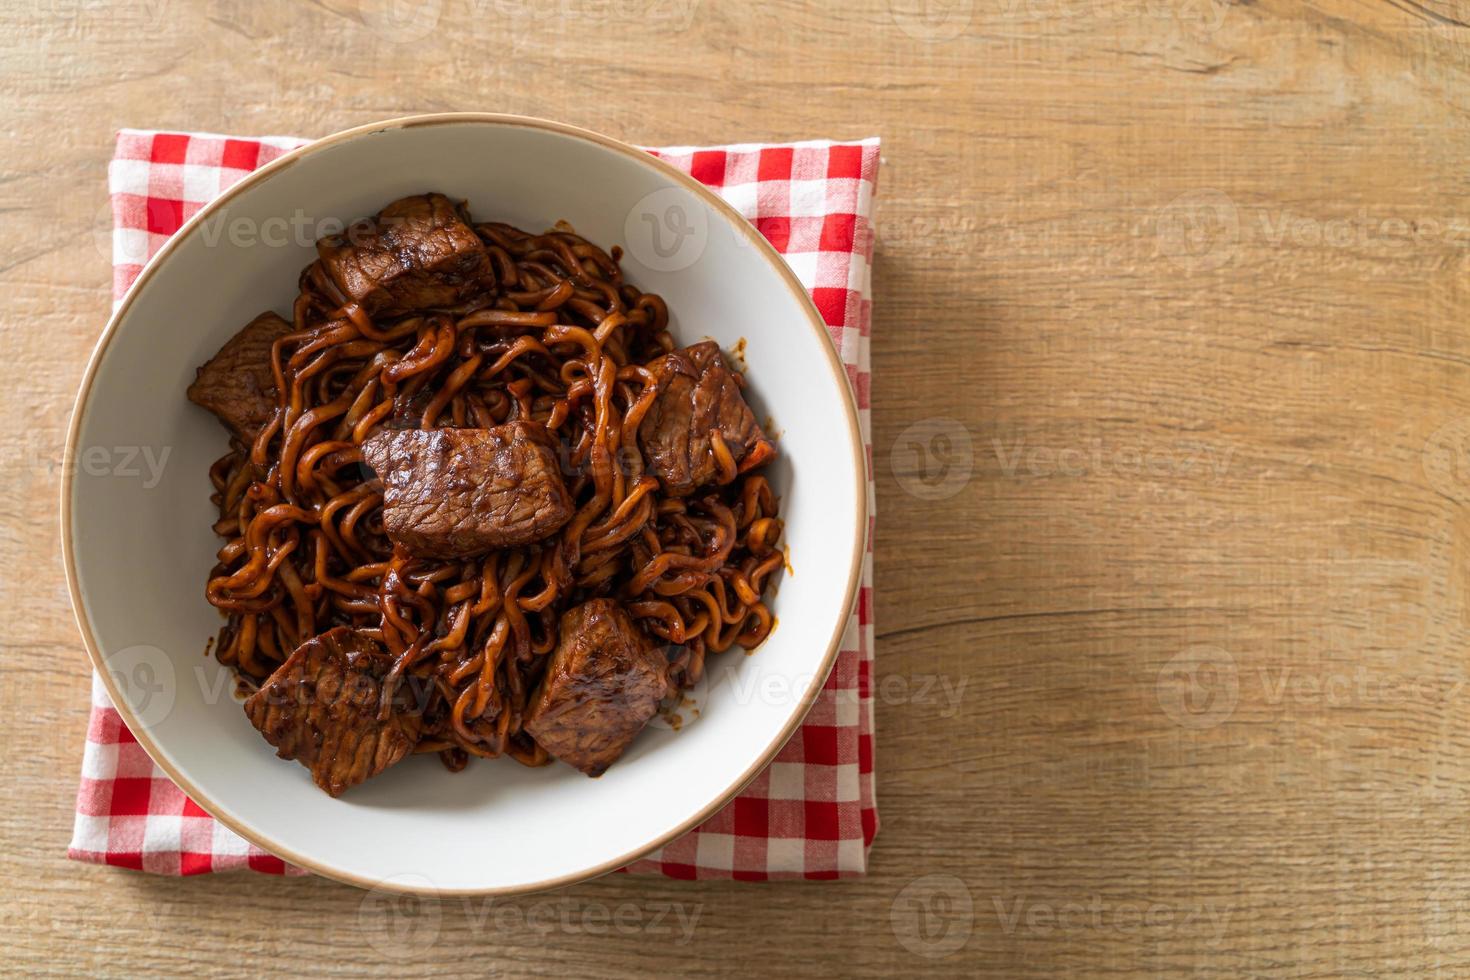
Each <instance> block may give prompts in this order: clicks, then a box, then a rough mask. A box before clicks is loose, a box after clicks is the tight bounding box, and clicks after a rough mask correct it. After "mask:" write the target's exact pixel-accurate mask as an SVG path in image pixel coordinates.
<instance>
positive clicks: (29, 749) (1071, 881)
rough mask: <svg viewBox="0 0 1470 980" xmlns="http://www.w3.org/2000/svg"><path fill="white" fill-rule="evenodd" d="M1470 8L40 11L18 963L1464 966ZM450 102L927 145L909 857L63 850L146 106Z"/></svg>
mask: <svg viewBox="0 0 1470 980" xmlns="http://www.w3.org/2000/svg"><path fill="white" fill-rule="evenodd" d="M405 11H406V12H407V14H409V15H413V16H404V14H405ZM1467 17H1470V10H1467V9H1466V8H1464V7H1463V5H1459V6H1457V5H1454V4H1449V3H1440V2H1430V0H1423V2H1409V0H1393V2H1377V3H1373V2H1369V0H1319V2H1311V3H1289V2H1286V0H1254V2H1240V3H1231V4H1227V3H1224V2H1223V0H1221V2H1214V0H1180V2H1179V3H1177V4H1175V3H1163V2H1160V0H1096V2H1091V3H1085V4H1083V3H1076V2H1063V0H997V2H987V3H977V2H974V0H947V2H946V0H929V2H928V3H927V5H926V3H925V2H923V0H849V2H847V3H844V4H842V5H840V6H834V7H833V8H832V9H820V8H818V7H815V6H807V5H804V4H799V3H796V2H794V0H764V2H754V3H733V2H731V3H725V2H717V0H703V2H699V0H631V2H607V0H553V2H551V3H549V4H540V3H537V4H533V3H531V2H530V0H439V2H434V0H428V2H415V0H406V2H405V3H402V4H399V5H398V6H395V5H393V4H392V3H387V2H379V0H363V4H362V5H361V6H359V4H358V3H357V2H356V0H320V2H315V3H310V4H304V3H302V4H298V3H289V2H282V0H268V2H267V0H210V2H198V3H186V2H183V0H143V2H138V3H130V4H126V5H122V4H119V5H116V6H113V5H110V4H107V3H103V2H94V0H50V2H35V3H29V4H25V3H23V4H21V5H15V4H10V5H6V6H5V8H4V10H3V12H0V74H3V79H4V88H5V91H6V98H5V102H4V106H5V108H4V111H3V113H0V123H3V126H4V132H3V137H4V139H3V142H0V214H3V216H4V221H5V224H6V234H5V235H3V236H0V282H3V287H4V293H5V296H6V297H7V302H6V307H7V309H8V310H9V311H10V312H9V314H8V316H7V320H8V322H7V324H6V333H5V356H6V360H7V361H8V363H9V366H10V370H9V371H8V372H7V383H6V384H5V386H4V388H3V391H0V405H3V408H4V415H5V417H6V418H7V419H8V420H9V422H10V424H9V425H7V426H6V427H5V433H4V435H3V436H0V440H3V441H0V446H3V449H4V456H3V459H4V463H5V465H4V466H3V467H0V566H3V567H4V569H5V573H4V575H3V576H0V606H3V608H4V609H5V610H6V612H5V616H6V620H7V622H6V628H5V630H4V637H5V639H4V649H3V656H0V670H3V683H0V732H3V740H4V744H3V748H4V751H3V753H0V773H3V777H4V783H3V784H4V786H5V787H6V791H7V793H8V795H9V797H10V799H9V801H8V802H9V805H8V806H6V807H4V808H3V809H0V878H3V881H4V883H5V896H4V898H3V899H0V922H3V924H4V927H5V928H4V933H5V937H6V945H7V947H8V948H7V953H8V959H9V961H10V962H12V964H13V965H14V967H15V968H17V969H20V970H26V971H37V972H48V971H53V972H56V973H63V974H68V975H72V974H78V973H96V974H112V975H139V974H142V973H145V972H152V971H158V972H168V973H191V974H197V975H205V976H223V975H226V974H229V973H233V972H237V971H238V970H239V969H240V968H241V966H242V965H244V964H248V968H249V969H250V970H251V972H257V971H258V972H267V971H276V972H290V973H297V972H306V971H310V972H320V973H324V974H333V975H361V974H380V975H393V974H396V973H399V972H403V971H404V970H409V969H411V970H412V971H413V972H415V973H423V974H426V975H431V976H450V975H460V974H463V973H467V972H474V973H483V974H497V975H507V976H533V975H556V976H562V975H599V976H604V975H605V976H634V975H644V974H648V973H655V974H675V973H676V974H693V975H710V974H715V973H722V972H727V971H733V970H735V969H743V968H753V969H760V970H762V971H766V972H771V973H775V974H784V973H788V972H796V971H798V970H799V971H802V972H810V973H812V974H821V975H831V976H851V975H858V976H869V975H872V976H877V975H883V976H888V975H894V974H898V973H908V972H920V971H931V970H932V971H935V972H939V973H944V974H956V975H959V974H966V975H973V974H977V973H979V974H985V975H993V976H997V977H1018V976H1032V975H1036V976H1040V975H1049V974H1052V973H1055V972H1065V973H1070V974H1074V975H1079V976H1082V975H1087V976H1123V975H1144V976H1162V975H1173V974H1180V973H1190V972H1195V973H1200V974H1204V975H1215V976H1237V975H1273V976H1347V975H1366V974H1369V973H1372V974H1375V975H1384V976H1406V977H1409V976H1412V977H1422V976H1438V975H1445V976H1452V975H1463V974H1464V973H1465V972H1466V971H1467V970H1470V938H1467V933H1470V900H1467V897H1466V896H1467V895H1470V816H1467V803H1470V735H1467V732H1470V684H1467V683H1466V681H1467V679H1470V671H1467V668H1466V654H1465V650H1466V648H1467V639H1470V610H1467V604H1466V588H1467V585H1470V581H1467V574H1466V571H1465V569H1466V567H1467V557H1470V555H1467V551H1470V510H1467V506H1466V505H1467V503H1470V468H1467V460H1470V456H1467V454H1466V449H1467V448H1470V446H1467V443H1470V383H1467V382H1470V330H1467V328H1466V327H1465V326H1464V322H1463V321H1464V312H1465V308H1466V291H1467V287H1466V282H1467V279H1466V271H1467V265H1470V263H1467V257H1470V203H1467V200H1470V195H1467V191H1470V168H1467V166H1466V161H1467V160H1470V121H1467V116H1466V112H1465V109H1464V100H1463V98H1462V96H1463V93H1464V92H1465V90H1466V83H1467V73H1470V57H1467V52H1470V48H1467V40H1470V28H1467V27H1466V26H1465V25H1466V23H1467V22H1470V21H1467ZM425 18H427V20H425ZM419 34H422V35H423V36H422V37H421V38H418V39H415V38H416V37H417V35H419ZM449 109H485V110H502V111H514V112H523V113H529V114H534V115H543V116H548V117H551V118H556V119H561V120H565V121H568V122H572V123H577V124H581V125H585V126H589V127H592V128H595V129H599V130H602V131H605V132H608V133H610V134H612V135H616V136H620V137H624V138H627V139H630V140H634V141H638V142H643V143H649V144H658V143H700V142H719V141H729V140H756V139H767V138H769V139H786V138H801V137H812V136H830V137H859V136H867V135H871V134H878V135H881V136H882V137H883V139H884V164H883V173H882V175H881V203H880V227H879V234H880V242H879V248H878V261H877V266H876V271H875V283H874V286H875V292H876V297H877V301H876V306H875V322H874V334H873V355H874V380H873V409H874V423H875V462H876V464H877V469H878V484H879V507H880V519H879V524H878V539H877V550H876V566H877V570H876V574H877V585H878V590H877V617H878V624H879V647H878V694H879V700H880V704H879V709H878V729H879V740H878V765H879V770H880V778H879V801H880V809H881V813H882V819H883V829H882V831H881V833H880V835H879V838H878V842H877V845H876V847H875V850H874V852H873V867H872V874H871V875H870V876H868V877H867V878H866V879H863V880H855V881H847V882H839V883H809V884H807V883H797V884H779V885H763V886H751V885H735V884H706V885H690V884H679V883H672V882H663V881H656V880H644V879H629V878H625V877H620V876H615V877H612V878H608V879H604V880H601V881H597V882H593V883H590V884H586V885H583V886H579V887H576V888H572V889H568V890H566V891H564V892H561V893H557V894H555V895H551V896H545V897H540V898H531V899H524V900H518V901H512V902H499V903H490V904H484V903H476V902H472V903H469V904H465V903H460V902H458V901H457V900H456V901H450V902H444V903H440V904H438V905H433V904H429V905H426V906H423V907H418V908H407V907H402V908H397V909H396V912H395V910H394V909H386V908H384V907H383V906H381V905H380V904H377V903H376V902H375V900H373V899H371V898H368V899H365V897H364V894H363V893H361V892H358V891H354V890H352V889H350V888H346V887H343V886H339V885H336V884H333V883H330V882H327V881H322V880H316V879H307V880H289V881H282V880H278V879H269V878H263V877H257V876H250V875H239V876H229V877H215V878H204V879H194V880H184V881H180V880H165V879H156V878H149V877H145V876H142V875H138V874H134V873H130V872H124V871H113V870H108V869H99V868H91V867H82V866H77V865H72V864H69V863H68V862H66V861H65V859H64V851H65V845H66V842H67V839H68V837H69V833H70V827H71V810H72V802H73V794H74V791H75V780H76V774H77V768H78V763H79V759H80V752H81V744H82V735H83V730H84V725H85V719H86V711H87V678H88V668H87V665H86V662H85V658H84V657H83V655H82V653H81V645H80V642H79V638H78V636H77V633H76V629H75V627H74V625H73V621H72V616H71V612H70V610H69V608H68V605H67V599H66V594H65V588H64V584H63V580H62V572H61V567H60V563H59V559H58V542H57V521H56V516H55V510H56V496H57V487H58V472H57V469H58V463H59V458H60V453H61V441H62V432H63V429H64V424H65V420H66V417H67V413H68V410H69V406H70V402H71V398H72V394H73V390H74V386H75V385H76V383H77V381H78V379H79V376H80V373H81V370H82V366H83V363H84V360H85V358H86V356H87V353H88V351H89V349H90V348H91V346H92V344H93V342H94V341H95V339H96V337H97V335H98V332H99V331H100V330H101V327H102V324H103V322H104V320H105V318H106V314H107V311H108V306H109V270H108V265H107V261H106V258H105V255H104V253H103V252H101V251H99V249H98V247H97V242H98V240H99V230H100V231H101V233H102V234H101V241H102V244H103V247H104V248H105V245H106V233H105V229H106V215H105V210H104V202H105V190H104V187H105V166H106V162H107V159H108V157H109V154H110V151H111V142H112V132H113V130H114V129H115V128H117V127H119V126H125V125H127V126H140V127H177V128H183V129H213V130H219V131H227V132H239V133H253V134H262V133H292V134H301V135H324V134H326V133H328V132H332V131H334V130H337V129H341V128H343V127H346V126H349V125H354V124H357V123H362V122H366V121H369V120H372V119H375V118H381V117H385V116H390V115H396V114H402V113H407V112H417V111H432V110H449ZM395 914H396V915H397V918H396V919H395V918H394V915H395ZM681 916H682V918H681ZM691 920H692V925H691V928H689V929H686V928H684V927H683V925H684V924H690V922H691ZM395 924H396V925H397V926H400V927H402V929H403V938H402V941H401V944H400V945H397V946H395V945H394V944H393V943H392V942H389V941H387V939H388V937H389V936H390V933H389V932H387V931H385V930H387V929H389V928H390V927H392V926H394V925H395ZM604 933H605V934H604ZM686 940H687V941H686ZM405 948H406V949H407V951H408V952H409V953H410V954H411V955H410V958H408V959H406V960H405V959H401V958H395V957H394V955H393V954H394V953H395V952H400V951H401V950H402V949H405Z"/></svg>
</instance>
